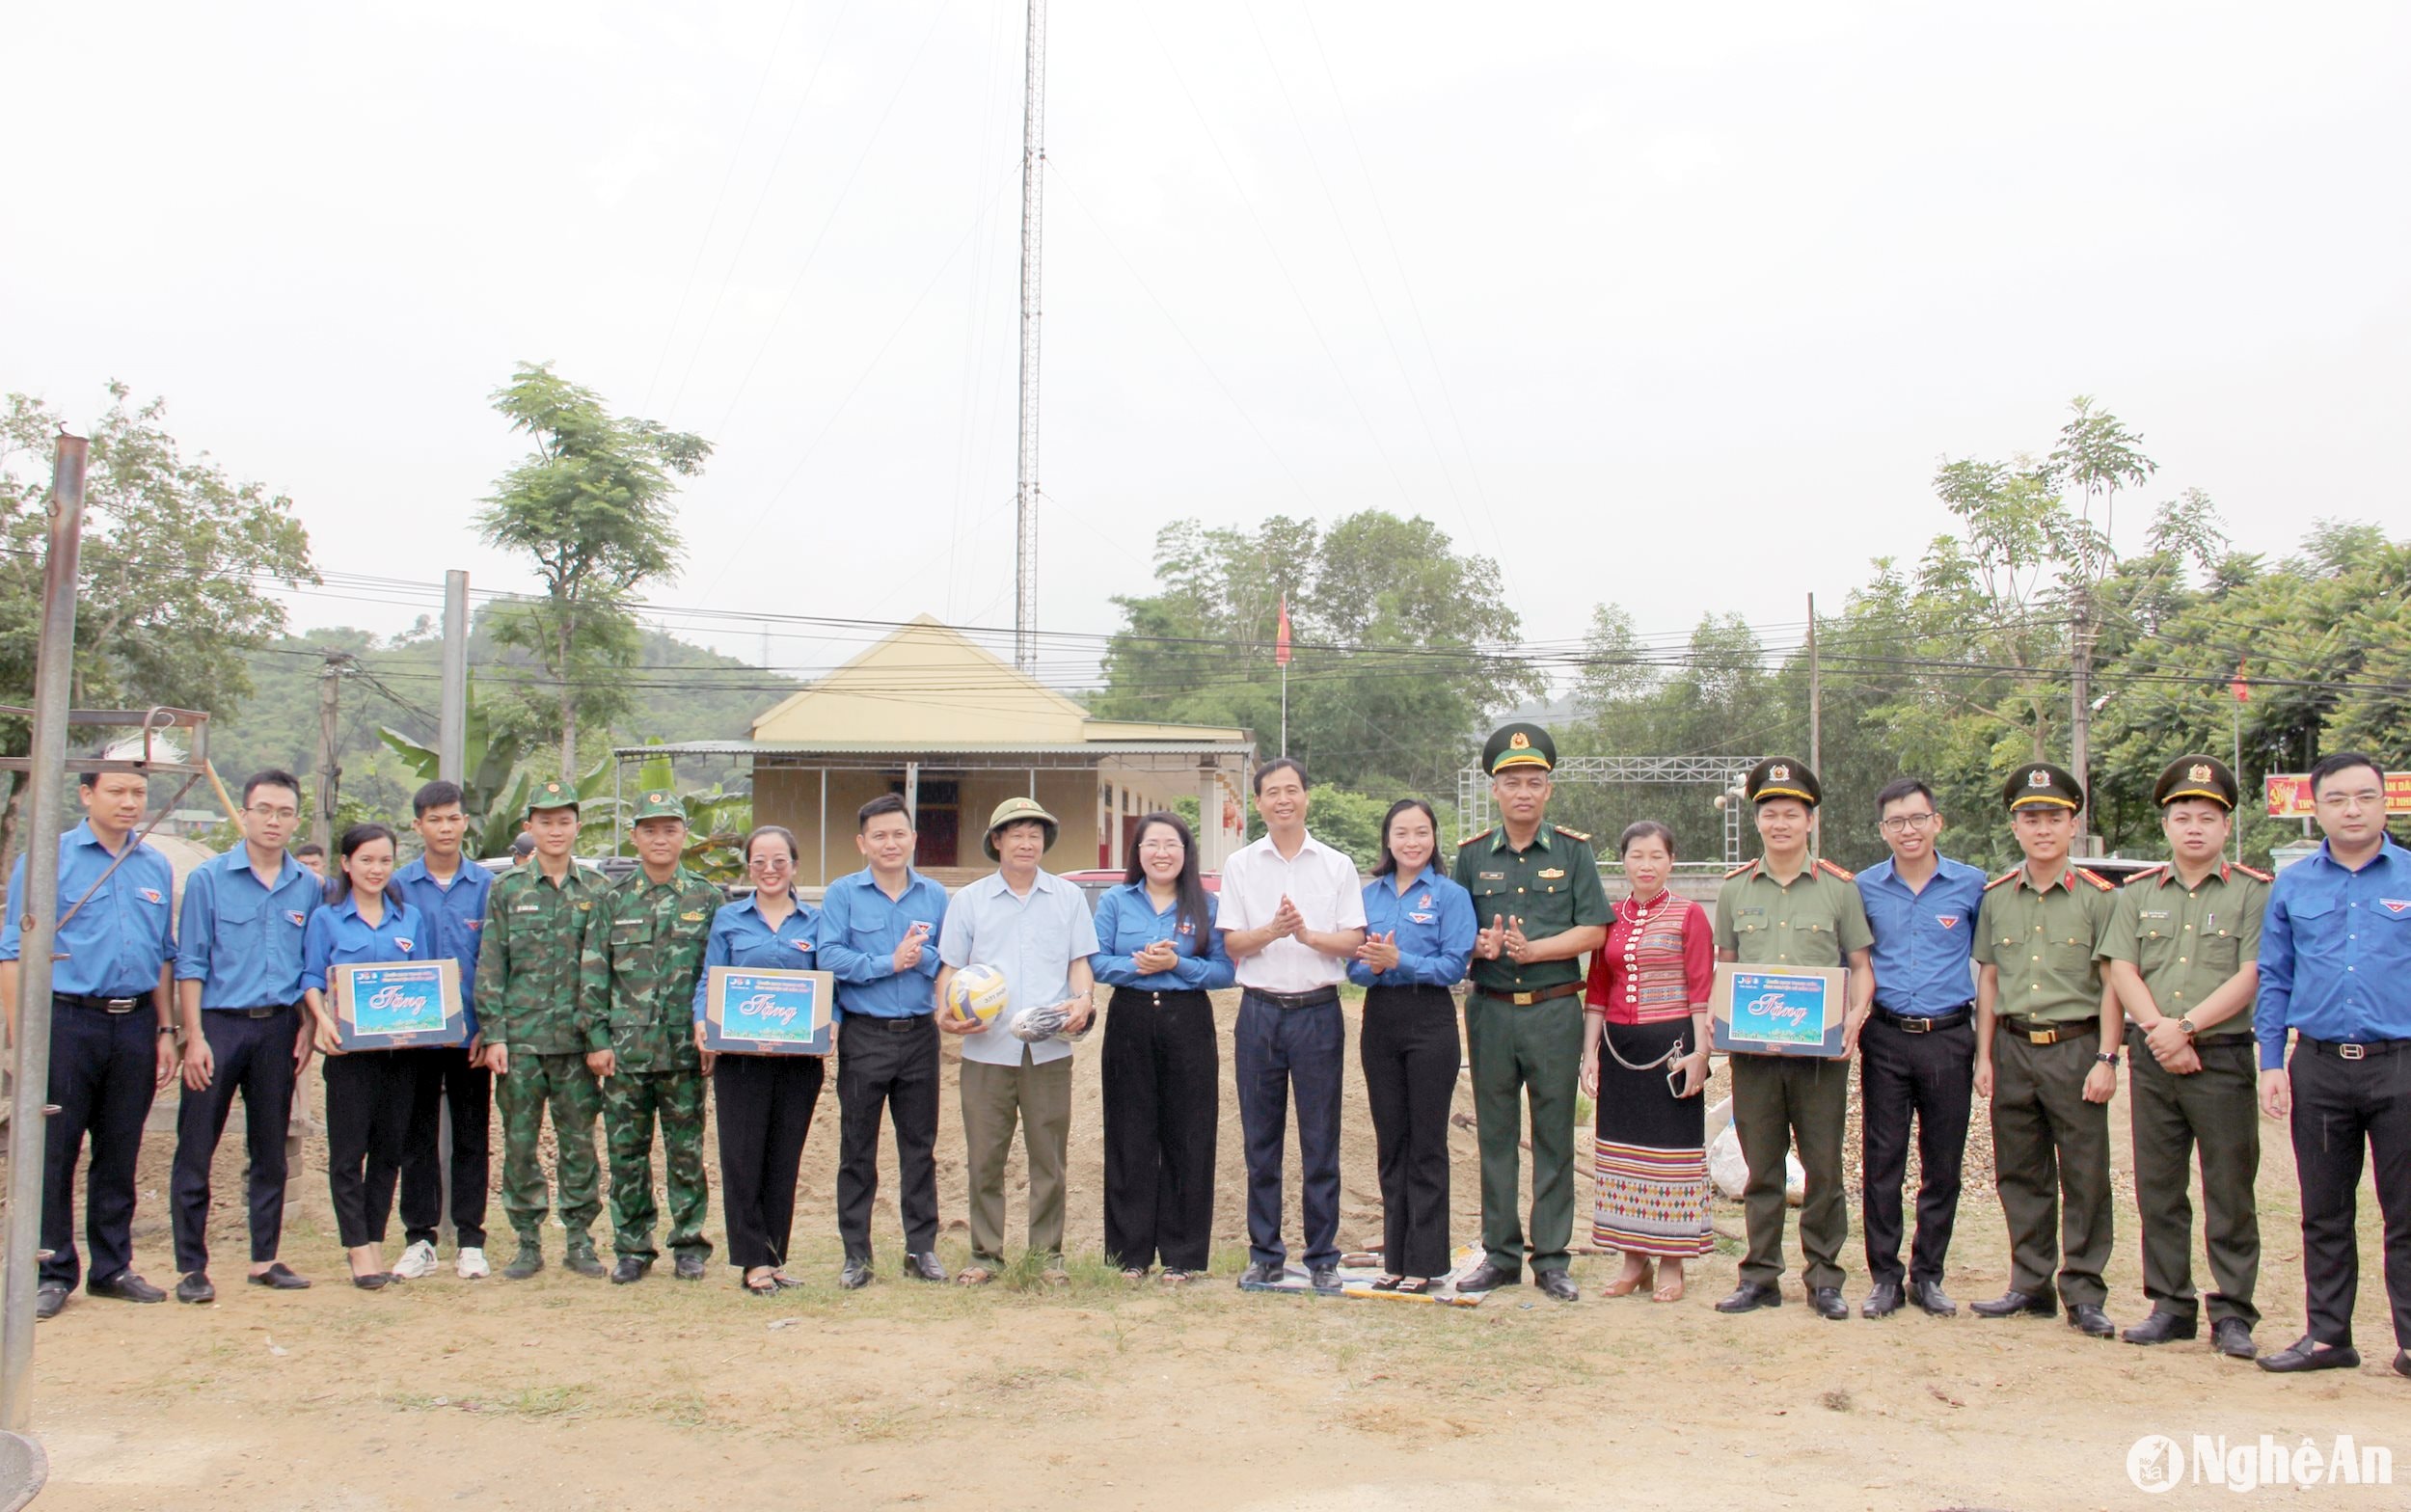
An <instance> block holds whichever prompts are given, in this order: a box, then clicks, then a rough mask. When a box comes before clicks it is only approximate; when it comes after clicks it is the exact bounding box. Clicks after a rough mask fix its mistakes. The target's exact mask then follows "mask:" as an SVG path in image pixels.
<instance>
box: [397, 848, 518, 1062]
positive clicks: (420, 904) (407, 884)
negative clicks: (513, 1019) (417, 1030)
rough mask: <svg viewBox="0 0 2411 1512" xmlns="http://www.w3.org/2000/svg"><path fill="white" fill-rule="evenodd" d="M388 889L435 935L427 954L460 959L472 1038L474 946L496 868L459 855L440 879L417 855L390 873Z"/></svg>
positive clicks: (463, 1001)
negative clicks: (457, 863) (455, 864)
mask: <svg viewBox="0 0 2411 1512" xmlns="http://www.w3.org/2000/svg"><path fill="white" fill-rule="evenodd" d="M386 891H387V892H388V893H391V894H393V895H394V896H396V897H398V898H400V899H401V900H402V902H404V903H406V904H410V905H411V906H412V907H414V908H416V909H418V910H419V916H420V919H422V920H423V921H424V923H425V928H426V930H427V931H428V932H429V933H430V934H431V935H433V936H434V938H433V939H432V940H431V941H430V946H431V948H430V950H429V952H428V954H429V955H430V956H432V957H437V958H441V957H445V956H449V957H451V958H452V959H454V960H456V961H458V962H459V963H460V1006H461V1011H462V1014H463V1017H464V1021H465V1022H466V1023H467V1024H468V1026H469V1035H470V1038H472V1039H474V1038H475V1037H476V1034H477V946H478V944H479V943H480V942H481V941H482V940H483V939H484V937H485V904H486V899H487V897H488V896H489V895H491V894H492V893H493V891H494V874H493V873H491V872H489V871H487V870H486V869H485V868H484V867H482V866H479V865H478V864H477V863H476V862H474V861H472V860H470V859H469V858H468V857H467V856H463V857H461V863H460V869H459V870H458V871H456V872H454V873H453V874H452V879H451V881H450V882H449V883H448V884H447V883H444V882H439V881H437V880H436V879H435V874H434V873H433V872H430V871H428V870H427V858H426V857H425V856H420V857H419V858H418V859H417V860H415V861H413V862H411V863H410V864H409V865H408V866H405V867H403V868H401V869H400V870H399V871H397V872H395V873H394V874H393V881H392V882H390V883H388V884H387V885H386Z"/></svg>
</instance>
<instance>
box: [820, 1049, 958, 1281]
mask: <svg viewBox="0 0 2411 1512" xmlns="http://www.w3.org/2000/svg"><path fill="white" fill-rule="evenodd" d="M882 1112H884V1113H885V1114H886V1115H887V1118H888V1120H889V1121H890V1122H892V1123H893V1124H894V1126H895V1130H896V1185H897V1189H898V1190H897V1192H896V1207H897V1214H898V1216H899V1217H900V1218H901V1219H902V1220H903V1223H904V1237H905V1250H906V1252H907V1253H908V1254H911V1255H927V1254H929V1253H930V1252H931V1251H933V1250H935V1249H936V1248H937V1160H936V1156H935V1153H934V1151H935V1149H936V1148H937V1016H936V1015H935V1013H915V1014H913V1015H912V1016H910V1017H909V1018H868V1017H863V1016H860V1015H855V1016H853V1017H850V1018H848V1019H847V1020H846V1021H845V1022H844V1023H843V1024H840V1025H839V1026H838V1029H837V1119H838V1121H837V1237H838V1238H839V1239H840V1240H842V1241H844V1243H845V1247H846V1258H848V1259H850V1260H861V1261H863V1262H865V1263H866V1264H867V1263H868V1262H869V1261H870V1258H871V1209H872V1208H873V1207H875V1206H877V1205H878V1202H879V1123H880V1114H881V1113H882Z"/></svg>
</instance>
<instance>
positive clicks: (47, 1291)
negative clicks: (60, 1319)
mask: <svg viewBox="0 0 2411 1512" xmlns="http://www.w3.org/2000/svg"><path fill="white" fill-rule="evenodd" d="M66 1310H67V1288H66V1287H65V1286H37V1287H35V1288H34V1321H35V1322H37V1323H47V1322H49V1321H50V1320H51V1319H52V1318H55V1317H57V1316H58V1315H59V1314H60V1313H62V1312H64V1311H66Z"/></svg>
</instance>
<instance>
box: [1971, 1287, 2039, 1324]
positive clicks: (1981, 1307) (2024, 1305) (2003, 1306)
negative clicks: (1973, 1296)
mask: <svg viewBox="0 0 2411 1512" xmlns="http://www.w3.org/2000/svg"><path fill="white" fill-rule="evenodd" d="M1967 1310H1968V1311H1970V1312H1972V1313H1974V1314H1975V1315H1976V1316H1978V1317H1980V1318H2019V1317H2036V1318H2047V1317H2049V1316H2050V1315H2051V1314H2052V1313H2054V1312H2056V1311H2058V1309H2057V1308H2056V1307H2054V1306H2052V1303H2051V1294H2050V1293H2049V1292H2047V1291H2004V1292H2002V1293H2001V1294H2000V1295H1999V1296H1997V1297H1995V1298H1993V1299H1992V1300H1991V1302H1976V1303H1970V1304H1968V1307H1967Z"/></svg>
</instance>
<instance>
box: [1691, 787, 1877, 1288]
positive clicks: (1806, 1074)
mask: <svg viewBox="0 0 2411 1512" xmlns="http://www.w3.org/2000/svg"><path fill="white" fill-rule="evenodd" d="M1742 796H1744V797H1746V798H1747V799H1748V800H1749V803H1750V806H1751V807H1752V808H1754V809H1755V810H1756V811H1757V825H1758V839H1759V842H1760V844H1761V845H1762V846H1763V848H1764V850H1763V853H1762V854H1761V855H1760V856H1759V858H1758V859H1757V860H1755V861H1752V862H1750V863H1749V864H1748V865H1747V866H1744V867H1740V868H1737V869H1736V870H1734V871H1732V872H1728V873H1727V874H1725V877H1724V885H1723V886H1722V887H1720V888H1719V889H1718V890H1717V922H1716V941H1717V959H1719V960H1729V961H1734V962H1736V963H1738V964H1742V965H1748V966H1761V967H1774V968H1777V969H1780V968H1784V967H1818V968H1825V969H1833V968H1837V967H1844V966H1846V967H1848V968H1849V971H1850V987H1849V991H1848V995H1847V998H1846V1002H1847V1013H1846V1015H1845V1017H1844V1018H1843V1021H1842V1054H1841V1057H1840V1058H1839V1059H1837V1060H1827V1059H1825V1058H1823V1057H1820V1056H1802V1055H1736V1056H1734V1057H1733V1132H1734V1134H1735V1136H1736V1137H1737V1138H1739V1139H1740V1141H1741V1146H1742V1158H1743V1159H1744V1160H1746V1161H1747V1163H1748V1166H1749V1180H1748V1184H1747V1186H1746V1187H1744V1188H1743V1191H1742V1212H1743V1217H1744V1220H1745V1222H1746V1223H1747V1233H1748V1243H1749V1248H1748V1250H1747V1253H1746V1254H1745V1255H1744V1256H1742V1265H1741V1284H1740V1285H1739V1286H1737V1287H1735V1288H1734V1290H1733V1294H1732V1295H1731V1296H1729V1297H1726V1298H1725V1299H1724V1300H1723V1301H1721V1302H1720V1303H1718V1304H1717V1310H1718V1311H1719V1312H1752V1311H1755V1310H1758V1309H1760V1308H1776V1307H1781V1306H1782V1305H1783V1291H1782V1286H1781V1281H1782V1277H1783V1213H1784V1207H1785V1199H1784V1192H1783V1188H1784V1186H1785V1184H1786V1183H1785V1179H1784V1175H1785V1162H1784V1158H1783V1157H1784V1155H1785V1153H1786V1152H1787V1151H1789V1150H1790V1149H1792V1148H1795V1147H1797V1148H1798V1149H1799V1150H1800V1164H1801V1170H1802V1171H1803V1172H1804V1173H1805V1175H1806V1176H1807V1184H1806V1189H1805V1192H1804V1194H1803V1196H1802V1199H1801V1207H1800V1248H1801V1255H1802V1256H1803V1257H1804V1259H1805V1261H1806V1263H1805V1264H1804V1265H1803V1266H1802V1267H1801V1280H1802V1282H1803V1283H1805V1284H1806V1286H1807V1288H1808V1306H1809V1307H1810V1308H1811V1309H1813V1310H1815V1311H1816V1314H1817V1315H1818V1316H1819V1317H1822V1318H1827V1319H1831V1320H1839V1319H1842V1318H1846V1317H1849V1316H1850V1304H1849V1303H1848V1302H1847V1301H1845V1300H1844V1299H1843V1297H1842V1246H1843V1245H1844V1244H1845V1243H1847V1242H1848V1241H1849V1239H1850V1207H1849V1204H1848V1202H1847V1201H1846V1200H1845V1199H1844V1197H1843V1194H1842V1132H1843V1125H1844V1123H1845V1122H1846V1121H1847V1120H1848V1111H1849V1106H1850V1057H1851V1053H1852V1051H1854V1050H1856V1048H1857V1045H1858V1031H1859V1030H1860V1029H1861V1028H1862V1027H1864V1025H1865V1024H1866V1021H1867V1010H1868V1007H1869V1005H1871V1004H1872V1003H1873V1002H1874V1001H1875V966H1874V963H1873V962H1874V956H1873V951H1874V947H1875V935H1874V933H1873V931H1870V930H1869V929H1868V928H1867V906H1866V903H1865V900H1863V899H1862V898H1860V897H1859V894H1858V888H1857V887H1856V884H1855V883H1854V881H1853V878H1852V876H1851V874H1850V873H1849V872H1847V871H1844V870H1843V869H1842V868H1841V867H1838V866H1836V865H1834V864H1833V863H1832V862H1830V861H1825V860H1811V859H1810V858H1809V854H1808V843H1809V840H1810V839H1811V837H1812V836H1814V835H1815V833H1816V827H1817V805H1818V803H1819V802H1820V801H1822V800H1823V798H1824V796H1825V790H1824V789H1823V788H1822V787H1820V786H1819V785H1818V783H1817V774H1816V773H1815V772H1813V771H1811V770H1809V769H1808V764H1807V763H1806V762H1804V761H1801V760H1798V759H1797V758H1794V757H1790V756H1770V757H1768V758H1767V759H1766V760H1765V761H1762V762H1760V763H1759V764H1758V765H1757V766H1755V767H1752V768H1750V769H1749V774H1748V775H1747V777H1745V778H1743V779H1742Z"/></svg>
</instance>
